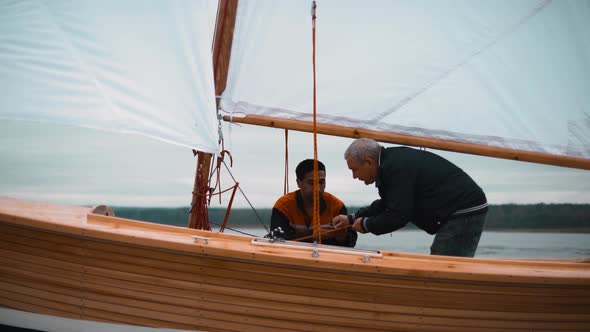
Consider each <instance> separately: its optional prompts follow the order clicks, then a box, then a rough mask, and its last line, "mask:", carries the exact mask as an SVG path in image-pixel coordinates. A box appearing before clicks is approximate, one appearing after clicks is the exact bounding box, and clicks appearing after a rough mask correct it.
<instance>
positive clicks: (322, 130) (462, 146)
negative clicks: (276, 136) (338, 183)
mask: <svg viewBox="0 0 590 332" xmlns="http://www.w3.org/2000/svg"><path fill="white" fill-rule="evenodd" d="M223 120H225V121H228V122H237V123H244V124H251V125H257V126H265V127H273V128H281V129H289V130H297V131H305V132H312V131H313V124H312V123H311V122H305V121H299V120H290V119H280V118H272V117H268V116H261V115H247V116H245V117H230V116H228V115H225V116H224V117H223ZM317 132H318V133H319V134H324V135H331V136H341V137H350V138H359V137H367V138H372V139H374V140H376V141H380V142H384V143H393V144H402V145H412V146H418V147H425V148H432V149H437V150H445V151H452V152H461V153H468V154H474V155H480V156H486V157H493V158H502V159H510V160H518V161H526V162H532V163H537V164H546V165H554V166H562V167H570V168H579V169H586V170H590V160H588V159H583V158H576V157H569V156H558V155H553V154H549V153H541V152H532V151H524V150H516V149H508V148H500V147H493V146H487V145H482V144H474V143H464V142H457V141H449V140H439V139H433V138H425V137H419V136H412V135H406V134H398V133H393V132H382V131H376V130H369V129H362V128H352V127H345V126H339V125H333V124H324V123H318V124H317Z"/></svg>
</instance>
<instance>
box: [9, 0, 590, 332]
mask: <svg viewBox="0 0 590 332" xmlns="http://www.w3.org/2000/svg"><path fill="white" fill-rule="evenodd" d="M229 3H230V5H228V3H226V2H222V5H221V6H220V17H228V16H231V15H228V14H227V13H231V12H232V11H233V10H235V9H237V10H238V11H239V10H240V9H241V10H244V12H245V13H246V14H243V15H245V16H240V15H238V17H239V18H240V19H241V20H242V21H241V23H240V22H237V23H240V24H244V25H246V26H247V25H248V24H251V23H252V22H251V21H248V15H247V13H248V12H249V13H252V12H257V13H258V14H260V15H261V14H262V13H266V11H267V10H270V11H271V12H272V10H271V9H273V8H274V9H277V8H275V7H276V6H272V5H271V6H270V7H273V8H269V6H265V5H264V4H263V5H262V7H263V8H262V9H259V10H258V11H256V10H252V8H250V6H256V5H258V4H260V2H258V3H253V2H247V1H244V2H241V3H240V6H239V7H238V6H236V3H235V2H231V1H230V2H229ZM326 3H328V2H326ZM289 4H290V5H291V4H293V3H289ZM543 4H545V5H546V6H548V5H550V4H547V3H540V4H536V5H535V6H533V7H530V8H532V10H533V12H535V10H536V11H542V10H543V8H544V7H543ZM569 4H571V3H569ZM146 6H147V5H146ZM242 6H243V7H242ZM284 6H285V7H288V5H287V2H285V4H284ZM306 6H307V5H306ZM295 7H299V5H298V4H295ZM525 7H526V6H525ZM527 8H528V9H530V8H529V7H527ZM52 9H54V10H56V9H55V8H52ZM156 9H161V8H156ZM279 9H281V8H279ZM289 9H292V8H285V9H284V10H286V11H289ZM525 9H526V8H525ZM226 10H227V11H226ZM160 12H161V10H160ZM181 12H182V11H181ZM176 13H177V14H178V12H176ZM517 16H518V15H517ZM64 17H65V16H64ZM254 17H256V16H254ZM263 17H264V16H263ZM271 17H276V16H271ZM519 17H521V16H519ZM523 17H528V16H526V15H525V16H523ZM250 18H252V16H250ZM223 22H224V21H222V22H221V23H219V22H218V27H219V26H220V25H223V24H224V23H223ZM517 22H520V21H518V20H517ZM587 22H588V21H586V23H585V24H586V25H587V24H588V23H587ZM291 24H293V22H291ZM241 27H242V25H238V26H237V27H236V28H237V29H238V30H237V31H236V32H235V33H231V32H229V35H233V36H237V35H239V34H240V33H244V32H243V31H241V30H240V29H241ZM509 30H510V29H509ZM221 35H222V34H220V33H219V30H218V33H217V36H216V37H217V38H221ZM258 37H261V36H258ZM239 42H242V41H239ZM234 43H235V41H234ZM218 45H219V44H218ZM485 45H488V44H485V43H484V47H485ZM239 46H240V44H238V47H239ZM241 46H243V45H241ZM234 48H235V46H234ZM216 52H217V51H216ZM216 52H214V54H219V53H216ZM219 52H220V53H221V54H223V51H221V50H220V51H219ZM476 53H477V52H476ZM480 53H481V52H480ZM235 54H236V53H233V50H232V59H234V60H235V58H234V57H235ZM468 54H474V52H471V53H469V52H468ZM477 54H479V53H477ZM246 58H247V54H246ZM227 59H228V60H229V57H228V58H227ZM250 59H251V58H250ZM234 60H232V61H234ZM215 63H218V62H215ZM222 67H223V66H221V67H217V66H216V67H215V75H216V81H217V82H220V78H219V77H221V76H225V75H223V74H220V72H223V71H224V69H223V68H222ZM225 70H228V71H229V72H230V74H229V80H230V82H229V84H230V85H231V86H230V88H229V89H225V90H223V89H222V91H225V92H224V94H223V95H222V96H221V100H220V105H221V107H222V108H225V110H226V111H227V110H230V111H231V107H232V105H238V106H239V107H238V108H236V109H233V111H231V112H234V111H235V112H238V111H241V110H242V108H243V107H242V106H244V105H246V104H247V103H248V100H249V99H248V98H247V97H248V96H247V94H242V95H240V93H243V91H244V90H240V85H239V84H240V82H237V81H235V79H236V77H234V76H232V74H231V71H232V69H231V64H230V68H227V67H226V69H225ZM234 70H236V68H235V67H234ZM271 71H272V70H271ZM205 75H206V73H205ZM445 75H447V76H448V74H445ZM439 76H440V75H439ZM437 77H438V76H437ZM99 78H100V77H99ZM231 80H233V81H231ZM210 83H212V82H210ZM295 83H296V82H295ZM203 90H205V91H206V88H204V89H203ZM240 91H242V92H240ZM204 95H205V96H209V97H208V98H209V103H211V101H212V99H213V97H212V96H213V94H212V93H209V94H207V93H204ZM412 95H415V93H412ZM114 101H115V104H116V102H117V100H116V99H115V100H114ZM250 105H254V107H252V108H253V109H258V110H263V111H264V112H266V111H268V110H270V111H273V107H270V106H269V107H259V106H261V105H255V103H253V102H252V103H250ZM278 105H279V106H278V107H276V109H275V110H274V111H276V110H281V109H282V107H281V105H280V103H279V104H278ZM201 106H203V105H201ZM246 106H247V105H246ZM240 107H242V108H240ZM246 108H248V107H246ZM271 113H273V112H271ZM285 113H286V114H287V113H290V112H285ZM295 113H296V112H295ZM295 113H290V114H291V115H293V114H295ZM287 117H288V116H282V117H281V115H280V114H278V113H276V112H275V113H273V117H272V119H268V118H261V117H260V116H259V115H257V114H249V115H248V116H246V117H245V118H243V119H241V120H239V121H243V122H248V121H250V122H257V123H256V124H259V125H260V124H266V125H270V126H276V127H287V128H292V129H299V130H308V129H307V128H308V127H307V126H308V124H306V123H307V122H302V121H300V119H297V116H296V114H295V116H294V117H295V118H296V119H289V118H287ZM230 118H231V119H230ZM230 118H228V120H232V121H238V120H236V118H235V117H234V116H231V117H230ZM304 118H305V116H304ZM327 118H330V116H329V114H328V115H327V116H324V117H323V118H322V119H327ZM342 119H344V120H347V119H345V118H341V120H342ZM344 123H346V121H344ZM215 126H216V124H215V123H214V122H213V127H214V128H215ZM291 126H293V127H291ZM338 126H340V125H339V124H330V123H328V124H320V125H319V130H317V131H318V132H323V133H326V134H338V135H343V136H346V135H349V136H351V137H356V136H368V135H372V133H373V131H372V130H374V129H371V128H365V127H363V126H362V124H361V125H360V126H359V127H358V128H356V127H355V128H356V129H347V127H348V126H344V125H342V126H341V127H338ZM334 129H336V131H334ZM402 129H403V128H402ZM406 129H407V128H406ZM342 131H344V132H347V133H348V134H346V133H343V132H342ZM418 131H420V130H418ZM581 132H582V133H585V134H587V132H586V131H584V130H582V131H581ZM431 133H433V132H431ZM402 134H403V135H400V136H396V135H393V134H387V135H390V136H395V137H396V138H395V140H394V139H392V140H391V141H392V142H395V143H403V144H415V145H420V146H431V145H428V144H421V143H416V142H413V143H412V142H411V141H408V142H406V141H400V140H399V138H400V137H402V138H403V139H406V138H408V137H409V136H412V137H410V138H411V139H412V138H413V135H407V134H405V133H404V132H403V131H402ZM434 134H437V133H436V132H434ZM438 134H440V133H438ZM155 136H158V135H155ZM465 136H469V135H465ZM465 136H462V137H460V138H458V139H453V140H447V143H443V144H446V145H445V146H444V147H443V146H434V147H436V148H441V149H448V150H454V151H461V152H471V151H466V150H464V149H476V151H477V152H473V153H476V154H486V152H485V151H484V152H481V151H482V149H477V144H474V143H473V142H467V143H466V142H465V141H464V140H463V138H466V137H465ZM426 137H427V138H422V139H425V140H432V141H431V142H440V141H441V139H436V140H434V139H433V138H432V137H428V135H426ZM485 137H487V138H489V137H490V136H485ZM160 138H162V137H160ZM475 138H476V141H478V142H480V141H481V139H480V140H477V138H478V137H475ZM163 139H165V140H166V139H167V140H171V141H173V140H174V138H170V137H164V138H163ZM380 140H383V141H389V139H384V138H380ZM492 143H496V142H492ZM504 143H507V144H508V145H509V144H511V143H523V142H522V141H519V140H516V139H515V140H512V141H510V140H509V139H506V140H505V141H504ZM534 143H535V141H534V140H532V141H530V142H528V141H527V142H524V144H520V145H518V144H517V148H509V147H508V148H507V147H506V146H504V145H503V144H499V145H501V146H497V145H494V144H488V145H486V144H484V146H486V147H487V149H489V150H490V151H494V152H493V153H495V154H498V155H497V156H498V157H504V158H515V159H525V160H528V161H534V162H543V161H544V160H549V162H548V163H550V164H555V163H563V162H565V163H566V166H570V167H571V166H574V167H580V168H588V166H587V165H588V163H589V160H590V156H589V155H588V151H587V146H584V145H581V148H579V147H580V145H579V144H577V143H575V142H574V143H573V144H572V145H571V146H569V150H568V151H570V152H572V151H573V152H572V153H570V154H568V153H566V154H563V153H547V152H544V151H536V150H534V149H533V150H530V149H529V150H526V149H525V150H523V151H524V152H523V151H521V149H520V148H519V147H522V146H537V144H534ZM435 144H439V143H435ZM203 146H204V147H206V144H203ZM203 146H199V147H197V148H200V149H201V151H206V152H215V151H213V150H209V151H207V149H206V148H203ZM578 148H579V149H578ZM584 148H585V149H586V151H585V150H584ZM483 150H485V149H483ZM580 151H581V152H580ZM521 152H522V153H521ZM109 214H110V213H108V209H105V208H87V207H76V206H66V205H58V204H52V203H39V202H29V201H23V200H17V199H13V198H0V227H1V228H2V229H1V232H0V236H1V237H2V241H1V242H0V243H1V246H2V248H1V250H2V255H0V259H2V264H1V265H0V271H1V273H0V283H1V284H2V287H0V292H1V293H0V306H1V307H2V310H3V311H0V313H1V314H2V315H0V323H2V324H9V325H10V324H13V325H14V324H16V323H15V322H14V320H13V313H14V312H18V313H24V314H25V315H26V314H30V315H36V314H40V315H42V316H44V317H51V318H56V317H57V318H61V319H63V320H64V321H65V320H68V319H73V320H75V321H78V322H79V321H93V322H103V323H115V324H121V325H128V326H146V327H156V328H166V329H182V330H207V331H242V330H254V331H265V330H273V331H274V330H297V331H359V330H363V331H449V330H452V331H525V330H526V331H530V330H540V331H542V330H551V331H555V330H563V331H586V330H589V329H590V265H589V264H590V262H589V261H588V260H587V259H536V260H520V259H480V258H474V259H471V258H454V257H437V256H427V255H418V254H401V253H395V252H385V251H376V250H363V249H344V248H339V247H330V246H324V245H317V246H314V245H312V244H299V243H293V242H281V241H277V242H272V241H269V240H266V239H258V238H253V237H247V236H238V235H227V234H219V233H213V232H209V231H202V230H197V229H191V228H181V227H173V226H167V225H157V224H151V223H144V222H140V221H134V220H127V219H122V218H118V217H115V216H112V215H109ZM11 310H14V312H13V311H11ZM14 316H16V315H14ZM42 324H44V323H42ZM17 325H18V324H17ZM121 325H119V326H121ZM21 326H24V327H28V328H37V329H41V330H43V329H44V326H43V325H37V326H31V325H21Z"/></svg>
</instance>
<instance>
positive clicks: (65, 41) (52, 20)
mask: <svg viewBox="0 0 590 332" xmlns="http://www.w3.org/2000/svg"><path fill="white" fill-rule="evenodd" d="M37 3H38V4H39V7H40V8H41V9H42V10H43V11H44V12H45V13H46V15H47V18H48V22H49V23H50V24H51V25H53V27H54V29H55V31H56V32H57V34H58V35H59V36H60V37H61V40H62V42H63V45H64V47H65V49H66V50H67V51H68V53H70V55H71V56H72V59H73V60H74V61H75V62H76V63H77V64H78V67H79V68H80V70H81V72H83V73H86V75H87V78H88V79H89V80H90V81H91V82H92V83H93V85H94V86H95V87H96V89H97V90H98V92H99V94H100V95H101V96H102V98H103V101H104V102H105V104H106V106H107V108H109V109H111V110H113V112H114V113H115V114H118V113H119V112H118V109H117V108H116V107H115V106H114V104H113V102H112V100H111V99H110V98H109V97H108V94H107V93H106V91H105V90H104V88H103V87H102V85H101V84H100V83H99V82H98V79H97V77H96V75H94V73H93V72H92V71H91V70H90V68H89V66H88V65H87V64H86V63H85V62H84V61H83V60H82V57H81V56H80V54H79V52H78V51H77V50H76V47H74V45H73V44H72V43H71V41H70V40H69V38H67V34H66V32H65V31H64V29H63V28H62V27H61V26H60V25H59V24H57V22H56V19H55V15H54V14H53V13H52V12H51V10H50V9H49V7H48V6H47V5H46V4H45V3H43V2H42V1H40V0H39V1H37Z"/></svg>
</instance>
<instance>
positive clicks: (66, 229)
mask: <svg viewBox="0 0 590 332" xmlns="http://www.w3.org/2000/svg"><path fill="white" fill-rule="evenodd" d="M89 212H90V209H89V208H83V207H72V206H61V205H53V204H45V203H32V202H26V201H20V200H14V199H8V198H0V237H1V240H0V251H1V255H0V260H1V262H0V285H1V286H0V306H2V307H5V308H11V309H17V310H22V311H28V312H32V313H40V314H45V315H52V316H57V317H64V318H75V319H83V320H91V321H101V322H110V323H123V324H130V325H142V326H151V327H160V328H173V329H187V330H208V331H249V330H254V331H265V330H268V331H276V330H279V329H280V330H298V331H359V330H362V331H380V330H382V331H512V330H513V331H531V330H551V331H555V330H564V331H570V330H571V331H588V330H590V263H589V262H588V260H514V259H512V260H499V259H496V260H493V259H469V258H451V257H436V256H427V255H417V254H398V253H391V252H384V253H383V255H382V257H372V258H370V259H367V257H365V256H366V255H364V254H361V255H359V254H358V253H348V252H346V251H343V252H331V251H322V250H320V254H319V257H313V256H312V254H311V252H310V251H307V250H300V249H291V248H283V247H275V246H259V245H254V244H252V238H250V237H244V236H235V235H225V234H217V233H210V232H203V231H198V230H192V229H186V228H180V227H173V226H166V225H158V224H151V223H144V222H139V221H132V220H126V219H121V218H116V217H107V216H100V215H93V214H88V213H89ZM195 235H196V236H202V237H208V238H210V239H209V240H208V241H207V243H205V242H204V241H202V240H201V241H199V242H195V240H194V238H193V236H195Z"/></svg>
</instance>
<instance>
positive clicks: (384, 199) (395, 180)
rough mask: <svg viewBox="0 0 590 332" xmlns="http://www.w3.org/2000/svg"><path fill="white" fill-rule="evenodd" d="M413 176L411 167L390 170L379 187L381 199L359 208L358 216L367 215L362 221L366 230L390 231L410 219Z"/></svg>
mask: <svg viewBox="0 0 590 332" xmlns="http://www.w3.org/2000/svg"><path fill="white" fill-rule="evenodd" d="M415 176H416V175H415V172H414V171H413V169H412V168H406V169H396V170H390V174H388V176H387V177H384V179H383V183H382V184H381V187H380V188H382V190H380V194H381V199H379V200H376V201H375V202H373V204H371V206H369V207H368V209H367V210H359V213H360V215H359V216H360V217H368V218H367V219H366V220H364V222H363V227H364V228H365V230H366V231H367V232H371V233H373V234H375V235H381V234H385V233H390V232H393V231H396V230H398V229H400V228H402V227H404V226H405V225H406V224H407V223H408V222H410V221H412V211H413V207H414V185H415Z"/></svg>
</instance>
